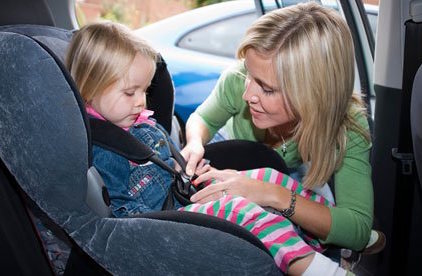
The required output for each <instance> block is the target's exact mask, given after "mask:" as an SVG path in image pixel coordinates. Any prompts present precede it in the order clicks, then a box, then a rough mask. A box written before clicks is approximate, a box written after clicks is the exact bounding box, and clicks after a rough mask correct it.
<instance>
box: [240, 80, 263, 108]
mask: <svg viewBox="0 0 422 276" xmlns="http://www.w3.org/2000/svg"><path fill="white" fill-rule="evenodd" d="M245 86H246V89H245V92H243V95H242V98H243V100H244V101H247V102H252V103H257V102H258V101H259V97H258V96H257V93H256V87H255V86H254V82H253V81H250V80H246V82H245Z"/></svg>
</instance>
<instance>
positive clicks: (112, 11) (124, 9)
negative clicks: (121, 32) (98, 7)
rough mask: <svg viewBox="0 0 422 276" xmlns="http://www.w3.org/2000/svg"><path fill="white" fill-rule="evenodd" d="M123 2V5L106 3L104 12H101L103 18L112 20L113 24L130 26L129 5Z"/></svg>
mask: <svg viewBox="0 0 422 276" xmlns="http://www.w3.org/2000/svg"><path fill="white" fill-rule="evenodd" d="M126 2H127V1H123V3H116V2H114V1H104V2H103V11H102V12H101V18H104V19H106V20H110V21H113V22H119V23H123V24H126V25H129V23H130V18H129V16H128V15H129V14H130V13H129V12H130V11H129V5H127V3H126Z"/></svg>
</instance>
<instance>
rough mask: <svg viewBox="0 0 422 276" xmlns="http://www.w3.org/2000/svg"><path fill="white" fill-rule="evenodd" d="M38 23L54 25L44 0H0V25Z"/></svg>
mask: <svg viewBox="0 0 422 276" xmlns="http://www.w3.org/2000/svg"><path fill="white" fill-rule="evenodd" d="M22 23H25V24H39V25H48V26H54V25H55V22H54V18H53V15H52V14H51V11H50V8H49V7H48V5H47V3H46V2H45V0H2V1H1V9H0V25H8V24H22Z"/></svg>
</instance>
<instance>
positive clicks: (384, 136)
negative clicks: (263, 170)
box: [0, 0, 422, 275]
mask: <svg viewBox="0 0 422 276" xmlns="http://www.w3.org/2000/svg"><path fill="white" fill-rule="evenodd" d="M65 2H67V3H68V5H69V6H70V5H71V4H72V2H73V1H65ZM255 2H256V5H257V7H260V8H259V12H260V13H261V14H263V13H265V5H263V2H266V1H259V0H255ZM276 2H277V1H276ZM339 3H340V4H341V7H342V10H343V13H344V14H345V17H346V19H347V20H348V22H349V24H350V25H349V26H350V28H351V30H352V32H353V34H354V39H355V42H356V45H357V46H356V54H357V58H356V60H357V67H358V70H359V75H360V76H361V78H360V80H361V84H360V86H361V89H362V90H363V93H364V94H365V95H366V100H367V103H368V108H369V113H370V114H371V117H370V118H369V120H370V121H371V130H372V137H373V151H372V157H371V158H372V160H371V163H372V170H373V171H372V174H373V183H374V194H375V222H374V226H373V229H374V231H372V232H373V234H374V235H375V237H374V239H373V240H371V241H370V243H369V244H368V246H367V249H368V250H366V251H365V250H363V251H362V252H352V251H350V250H347V249H341V251H340V252H341V257H342V259H343V261H345V262H348V263H349V264H350V266H351V268H352V269H353V272H355V273H356V274H357V275H396V274H399V275H410V274H411V273H413V272H414V271H420V268H419V267H420V266H419V264H418V261H419V260H420V257H421V256H422V254H421V253H420V248H421V246H422V241H421V240H420V238H418V235H417V234H418V233H419V231H418V230H419V229H420V227H421V226H422V225H421V224H422V220H421V212H422V206H421V203H422V197H421V196H422V193H421V191H422V181H421V175H422V156H421V155H422V124H421V117H422V113H421V110H422V92H421V87H422V69H421V68H420V67H421V64H422V53H421V52H420V51H419V49H421V47H422V39H421V38H422V35H421V32H422V24H421V20H422V1H419V0H413V1H410V0H402V1H388V0H381V1H380V6H379V17H378V31H377V35H376V37H375V38H374V37H373V36H372V31H371V30H370V29H369V27H368V26H369V24H368V22H367V18H366V17H364V16H360V17H359V18H360V19H359V20H360V21H359V20H357V19H356V14H360V15H362V14H364V12H363V5H362V3H361V1H359V0H356V1H355V0H341V1H339ZM0 5H2V8H1V9H0V60H1V64H0V93H1V96H2V97H1V98H0V137H1V138H0V159H1V162H0V183H1V185H0V198H1V201H0V220H1V223H0V254H1V256H2V258H0V271H2V272H7V273H13V274H19V275H50V274H53V275H56V274H67V275H75V274H77V273H84V274H90V275H105V274H120V275H128V274H140V273H142V274H158V275H169V274H170V275H185V274H195V275H196V274H230V275H279V274H280V271H279V269H278V268H277V267H276V266H275V264H274V261H273V259H272V257H271V256H270V255H269V253H268V251H267V250H266V248H265V247H264V246H263V244H262V243H261V241H260V240H258V239H257V238H256V237H255V236H253V235H252V234H251V233H249V232H248V231H246V230H245V229H243V228H242V227H239V226H237V225H233V224H231V223H228V222H226V221H224V220H222V219H218V218H215V217H209V216H205V215H201V214H195V213H186V212H183V213H181V212H176V211H162V212H155V213H148V214H143V215H140V216H137V217H133V218H130V219H117V218H113V217H111V216H110V211H109V207H108V205H109V202H108V199H107V192H106V189H105V187H104V183H103V182H102V179H101V177H100V176H99V174H98V172H96V170H95V168H94V167H93V166H92V144H93V141H92V133H91V128H90V122H89V120H88V118H87V114H86V112H85V109H84V107H83V103H82V100H81V98H80V96H79V92H78V90H77V88H76V87H75V84H74V83H73V80H72V79H71V77H70V76H69V73H68V72H67V70H66V69H65V68H64V66H63V64H62V62H63V59H64V54H65V51H66V47H67V45H68V42H69V40H70V39H71V37H72V33H73V30H74V28H75V25H74V20H75V19H74V14H73V15H72V14H71V13H70V14H69V13H67V12H66V9H65V8H64V7H63V6H60V7H59V6H58V4H57V3H56V2H55V1H54V0H36V1H35V0H19V1H13V0H6V1H2V3H1V4H0ZM67 8H69V7H67ZM63 12H64V13H63ZM362 18H363V19H362ZM365 18H366V19H365ZM364 34H366V36H364ZM364 37H365V38H364ZM158 68H161V70H160V72H158V70H157V75H156V76H157V78H164V79H166V81H164V82H165V83H167V86H165V87H160V88H159V89H160V90H163V91H166V93H167V95H169V96H160V99H159V100H157V99H152V101H156V102H155V104H156V106H157V108H158V111H157V112H158V113H159V116H161V117H159V119H158V121H159V122H163V125H165V126H167V127H166V129H167V130H168V131H169V132H171V133H172V136H173V137H177V138H178V137H179V136H180V127H179V126H177V125H174V124H175V123H174V122H175V120H174V118H173V114H169V113H168V110H173V109H172V108H171V106H172V105H174V102H173V101H174V98H173V93H174V91H173V90H172V89H173V88H172V87H173V86H172V85H171V77H170V75H171V72H168V71H167V69H166V68H165V63H164V64H163V65H162V66H161V67H158ZM159 74H160V75H159ZM159 83H162V81H161V79H160V82H159ZM176 93H177V91H176ZM162 97H167V98H166V99H165V100H162ZM371 105H372V107H371ZM169 106H170V108H169ZM160 109H161V110H162V111H161V112H160ZM179 140H180V139H179ZM217 150H218V149H217ZM239 152H242V151H241V150H240V151H239ZM222 166H227V164H224V165H222ZM245 166H246V165H245ZM380 237H381V239H384V238H385V239H386V242H385V243H384V240H382V241H380ZM48 242H52V244H53V246H59V247H60V250H55V248H52V247H51V246H49V244H48ZM379 243H381V244H379ZM374 244H377V246H378V247H377V248H376V249H375V250H374V249H373V245H374ZM62 260H65V261H64V263H62Z"/></svg>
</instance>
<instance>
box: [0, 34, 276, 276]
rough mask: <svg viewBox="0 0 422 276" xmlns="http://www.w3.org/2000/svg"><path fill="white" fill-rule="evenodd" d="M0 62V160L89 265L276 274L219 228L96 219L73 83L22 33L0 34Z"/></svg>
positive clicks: (134, 270)
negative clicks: (88, 198) (88, 191)
mask: <svg viewBox="0 0 422 276" xmlns="http://www.w3.org/2000/svg"><path fill="white" fill-rule="evenodd" d="M0 60H1V63H0V95H1V97H0V137H1V139H0V158H1V159H2V161H3V162H4V164H5V165H6V167H7V169H8V170H9V171H10V172H11V174H12V175H13V176H14V177H15V179H16V182H17V183H18V185H19V186H20V187H21V188H22V190H23V191H24V193H25V194H26V195H27V196H28V197H29V198H30V199H32V201H33V202H34V203H35V204H36V205H37V206H38V207H39V208H40V209H41V210H42V211H43V212H44V213H45V214H46V215H47V216H48V217H49V218H50V219H51V220H53V221H54V223H55V224H56V225H57V226H59V227H60V228H61V229H63V230H64V231H65V233H67V235H68V237H69V238H71V239H72V240H73V241H74V242H75V244H77V245H78V246H79V247H80V248H81V249H82V250H83V251H84V252H86V253H87V254H88V255H89V256H91V257H92V258H93V259H94V260H95V262H96V263H98V264H100V265H101V266H102V267H104V268H105V269H107V270H108V271H110V272H111V273H113V274H117V275H131V274H140V273H143V274H161V275H162V274H174V275H186V274H189V273H191V272H194V274H200V273H201V272H212V271H220V272H221V273H224V272H227V273H228V274H239V275H244V274H258V275H260V274H265V275H278V274H279V273H280V271H279V270H278V268H277V267H276V266H275V263H274V261H273V259H272V258H271V257H270V256H269V255H268V254H267V253H266V252H264V251H263V250H260V249H258V248H257V247H256V246H254V245H253V244H252V243H249V242H248V241H246V240H244V239H241V238H239V237H237V236H234V235H232V234H228V233H227V232H223V231H219V230H217V229H212V228H209V227H204V226H200V225H193V224H189V223H181V222H176V221H165V220H159V219H154V217H153V216H149V217H148V218H142V217H140V218H131V219H114V218H101V217H99V216H97V215H96V214H95V213H94V212H93V211H92V210H91V209H90V208H89V207H88V206H87V204H86V203H85V196H86V186H87V170H88V168H89V153H90V149H89V144H90V143H89V139H90V138H89V131H88V127H87V126H88V125H87V124H88V123H87V120H86V114H85V112H84V108H83V105H82V102H81V101H80V96H79V95H78V93H77V90H76V89H75V88H74V87H73V86H72V83H73V82H72V81H71V80H70V79H68V77H67V76H66V74H65V73H64V71H63V68H61V67H60V66H59V63H57V61H56V59H54V58H53V57H52V56H51V54H50V53H49V52H48V51H47V50H46V49H45V48H43V47H42V46H41V45H40V44H39V43H38V42H37V41H35V40H33V39H31V38H30V37H28V36H24V35H21V34H17V33H10V32H1V31H0ZM178 213H179V214H180V212H178ZM186 215H187V216H188V215H189V214H186ZM196 215H199V214H196ZM214 219H216V218H214ZM216 252H218V254H216ZM227 260H230V261H227Z"/></svg>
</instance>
